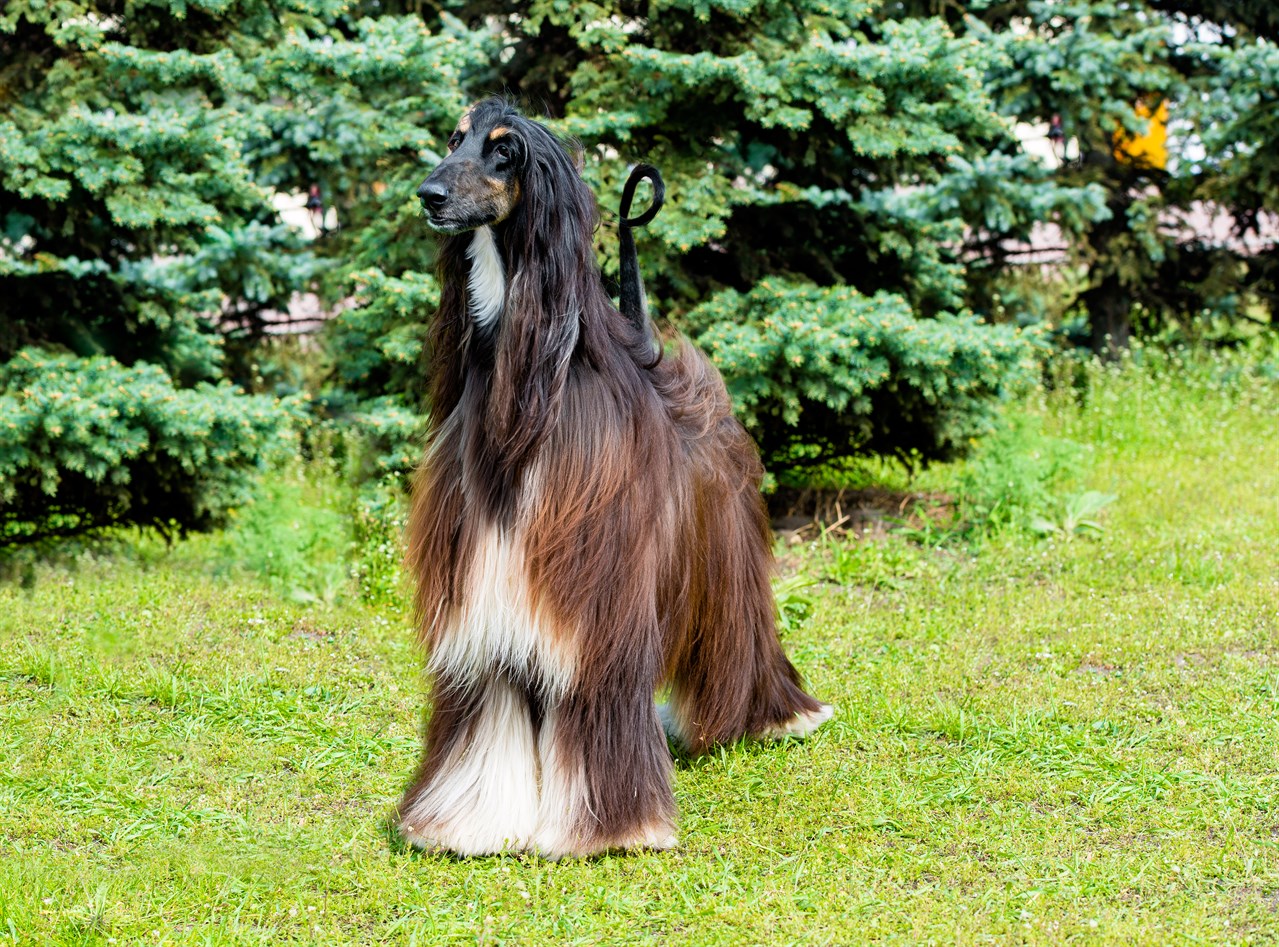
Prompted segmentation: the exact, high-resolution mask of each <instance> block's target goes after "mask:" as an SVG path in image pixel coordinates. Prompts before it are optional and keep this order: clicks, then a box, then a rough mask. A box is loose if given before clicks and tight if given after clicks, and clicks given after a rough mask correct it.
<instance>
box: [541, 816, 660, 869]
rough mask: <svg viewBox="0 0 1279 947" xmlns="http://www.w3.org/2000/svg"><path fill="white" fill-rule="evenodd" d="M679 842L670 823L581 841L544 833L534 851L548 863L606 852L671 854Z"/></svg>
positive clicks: (568, 835) (564, 835) (549, 832)
mask: <svg viewBox="0 0 1279 947" xmlns="http://www.w3.org/2000/svg"><path fill="white" fill-rule="evenodd" d="M678 845H679V839H678V838H677V837H676V835H675V831H674V829H673V828H672V827H671V825H670V824H669V823H665V824H660V825H654V826H646V827H644V828H641V829H637V830H635V831H632V832H627V833H625V834H623V835H620V836H616V837H614V838H604V837H599V836H595V837H581V836H574V835H571V834H567V833H561V832H556V831H543V832H539V833H538V837H537V839H536V840H535V842H534V845H533V847H534V848H535V849H536V851H537V852H538V854H540V855H541V856H542V857H543V858H545V859H546V860H547V861H560V860H561V859H564V858H590V857H591V856H593V855H603V854H605V853H606V852H637V851H669V850H670V849H672V848H676V847H677V846H678Z"/></svg>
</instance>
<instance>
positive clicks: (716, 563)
mask: <svg viewBox="0 0 1279 947" xmlns="http://www.w3.org/2000/svg"><path fill="white" fill-rule="evenodd" d="M727 506H728V508H727V509H725V510H722V511H721V512H720V513H719V515H712V516H709V517H707V520H706V522H705V523H703V524H701V525H702V528H703V529H705V530H707V531H708V533H707V537H706V540H705V542H706V546H707V548H708V549H709V550H711V552H710V554H709V555H708V556H707V557H706V582H705V586H704V594H703V596H702V600H701V601H700V603H699V604H700V607H698V608H696V610H695V612H694V619H693V622H694V628H693V631H692V634H691V635H690V636H689V640H688V641H687V642H686V643H685V645H684V647H683V648H682V649H680V652H679V657H678V659H677V661H676V664H675V668H674V674H673V676H672V681H671V701H670V706H669V708H667V709H665V710H664V711H662V713H663V714H664V715H665V719H666V721H667V722H666V726H667V729H668V732H671V735H672V736H673V737H675V739H676V740H677V741H678V742H680V743H682V744H683V745H684V746H685V747H686V748H687V749H688V750H689V751H690V752H693V753H702V752H705V751H706V750H707V749H708V748H709V747H711V746H713V745H715V744H721V743H730V742H732V741H734V740H738V739H741V738H742V737H747V736H749V737H755V738H780V737H784V736H805V735H807V734H809V733H811V732H812V731H813V730H816V729H817V727H819V726H821V724H822V723H824V722H825V721H827V720H829V719H830V717H831V716H832V714H833V713H834V709H833V708H832V707H831V706H830V705H829V704H823V703H821V702H820V701H818V700H816V699H814V698H813V697H811V696H809V695H808V694H807V693H805V692H804V690H803V688H802V687H801V686H800V679H799V674H798V673H797V672H796V670H795V668H794V666H793V665H792V664H791V663H790V661H789V660H787V658H786V655H785V653H784V652H783V651H782V646H781V642H780V641H779V640H778V638H777V612H776V603H775V601H774V599H773V590H772V584H771V583H770V581H769V577H770V574H771V572H772V565H773V558H772V548H771V547H772V533H771V531H770V530H769V527H768V520H767V516H766V514H765V511H764V507H763V502H762V500H761V499H760V497H759V494H758V492H757V491H756V490H755V489H754V488H753V486H752V487H751V488H749V489H743V490H741V491H740V492H739V493H738V494H737V495H736V496H734V497H733V498H732V499H731V501H730V502H729V503H728V504H727Z"/></svg>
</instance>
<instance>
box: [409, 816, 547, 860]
mask: <svg viewBox="0 0 1279 947" xmlns="http://www.w3.org/2000/svg"><path fill="white" fill-rule="evenodd" d="M400 837H401V838H403V839H404V841H405V842H407V843H408V844H409V845H411V846H413V847H414V848H416V849H417V850H418V851H422V852H426V853H428V854H440V853H442V852H452V853H453V854H454V855H461V856H464V857H466V856H476V855H497V854H499V853H500V852H523V851H528V849H529V844H528V841H527V840H526V839H521V838H509V837H507V836H506V835H504V834H501V833H499V832H494V831H492V830H490V831H465V830H461V831H459V830H458V829H457V828H456V827H450V826H446V825H440V824H438V823H436V824H431V825H422V826H419V825H414V824H412V823H410V822H409V821H408V820H405V821H402V822H401V823H400Z"/></svg>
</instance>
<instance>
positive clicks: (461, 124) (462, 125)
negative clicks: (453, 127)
mask: <svg viewBox="0 0 1279 947" xmlns="http://www.w3.org/2000/svg"><path fill="white" fill-rule="evenodd" d="M457 130H458V131H460V132H461V133H462V134H463V135H465V134H466V133H467V132H469V131H470V130H471V113H470V112H467V113H466V114H465V115H463V116H462V117H461V118H460V119H458V121H457Z"/></svg>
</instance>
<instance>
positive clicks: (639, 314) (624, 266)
mask: <svg viewBox="0 0 1279 947" xmlns="http://www.w3.org/2000/svg"><path fill="white" fill-rule="evenodd" d="M644 178H648V180H649V181H651V182H652V184H653V202H652V203H651V204H649V205H648V210H646V211H644V213H642V214H640V215H638V216H636V217H628V216H626V215H627V214H629V213H630V212H631V201H632V200H633V199H634V197H635V186H636V185H637V184H639V182H640V181H642V180H643V179H644ZM665 202H666V182H664V181H663V180H662V175H661V172H659V171H658V170H657V168H655V167H653V166H652V165H651V164H637V165H636V166H635V169H634V170H633V171H631V176H630V177H629V178H627V179H626V186H625V187H624V188H622V206H621V208H620V210H619V211H618V216H619V220H618V225H619V226H618V244H619V253H620V257H621V259H620V261H619V262H620V264H621V266H620V269H621V273H620V276H621V284H622V292H621V296H620V297H619V299H618V305H617V308H618V309H620V310H621V311H622V315H624V316H626V317H627V318H628V319H630V320H631V321H632V322H633V323H635V325H636V326H637V327H638V328H639V329H640V330H641V331H643V332H648V331H649V329H648V299H647V298H646V297H645V296H644V280H643V278H642V277H641V276H640V270H639V255H638V254H637V253H636V251H635V235H634V234H633V233H631V231H632V230H633V229H634V228H636V227H643V226H644V225H645V224H647V223H648V222H649V221H650V220H652V219H653V218H654V217H656V216H657V212H658V211H659V210H661V209H662V204H664V203H665Z"/></svg>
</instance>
